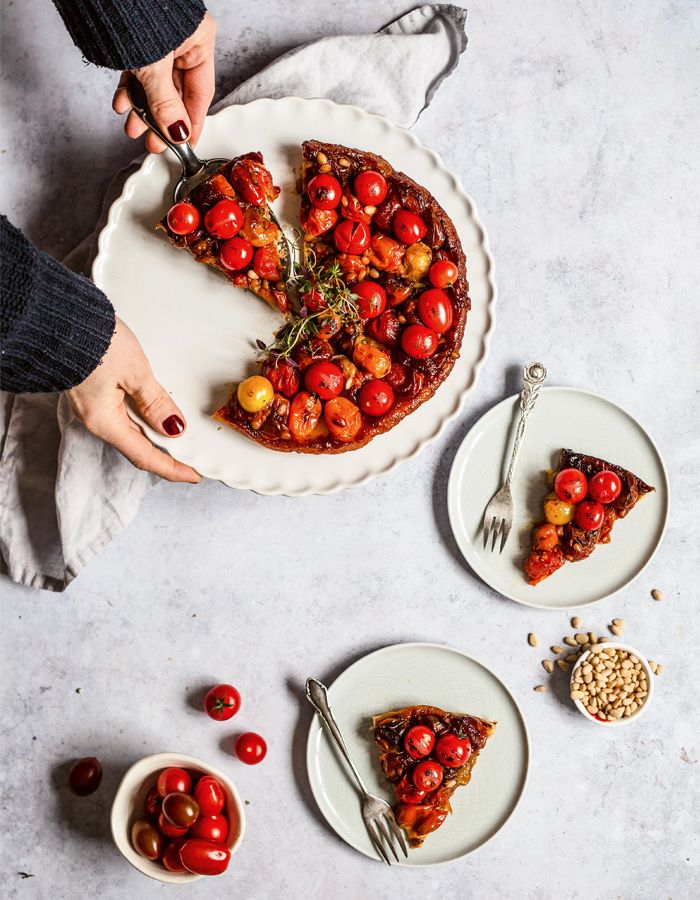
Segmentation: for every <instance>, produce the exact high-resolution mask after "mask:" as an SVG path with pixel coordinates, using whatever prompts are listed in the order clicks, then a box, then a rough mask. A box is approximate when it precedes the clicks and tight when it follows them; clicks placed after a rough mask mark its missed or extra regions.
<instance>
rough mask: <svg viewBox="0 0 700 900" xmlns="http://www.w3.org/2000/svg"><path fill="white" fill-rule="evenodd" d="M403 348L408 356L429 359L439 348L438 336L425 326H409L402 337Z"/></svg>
mask: <svg viewBox="0 0 700 900" xmlns="http://www.w3.org/2000/svg"><path fill="white" fill-rule="evenodd" d="M401 347H402V349H403V352H404V353H405V354H406V355H407V356H412V357H413V358H414V359H428V357H429V356H432V355H433V353H435V351H436V350H437V348H438V336H437V334H435V332H434V331H433V329H432V328H426V327H425V325H409V326H408V328H406V330H405V331H404V333H403V334H402V335H401Z"/></svg>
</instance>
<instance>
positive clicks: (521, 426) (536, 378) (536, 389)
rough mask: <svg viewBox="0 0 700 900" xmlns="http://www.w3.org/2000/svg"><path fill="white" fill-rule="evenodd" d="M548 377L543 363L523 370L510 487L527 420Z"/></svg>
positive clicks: (508, 482)
mask: <svg viewBox="0 0 700 900" xmlns="http://www.w3.org/2000/svg"><path fill="white" fill-rule="evenodd" d="M546 377H547V370H546V369H545V367H544V366H543V365H542V363H538V362H534V363H530V365H529V366H525V369H524V370H523V391H522V393H521V394H520V420H519V422H518V428H517V430H516V432H515V441H514V443H513V452H512V453H511V457H510V465H509V466H508V474H507V475H506V480H505V484H507V485H510V482H511V479H512V477H513V472H514V471H515V463H516V462H517V459H518V454H519V453H520V445H521V443H522V440H523V435H524V434H525V426H526V424H527V418H528V416H529V415H530V413H531V412H532V410H533V409H534V408H535V403H536V402H537V398H538V397H539V395H540V391H541V390H542V385H543V384H544V380H545V378H546Z"/></svg>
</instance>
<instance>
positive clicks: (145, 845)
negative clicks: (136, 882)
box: [131, 819, 165, 859]
mask: <svg viewBox="0 0 700 900" xmlns="http://www.w3.org/2000/svg"><path fill="white" fill-rule="evenodd" d="M131 844H132V846H133V848H134V850H135V851H136V852H137V853H138V854H139V856H143V857H145V858H146V859H159V858H160V856H161V855H162V853H163V848H164V847H165V838H164V837H163V835H162V834H161V833H160V831H158V829H157V828H156V827H155V825H153V823H152V822H149V821H148V819H137V820H136V821H135V822H134V824H133V825H132V826H131Z"/></svg>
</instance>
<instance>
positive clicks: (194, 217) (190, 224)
mask: <svg viewBox="0 0 700 900" xmlns="http://www.w3.org/2000/svg"><path fill="white" fill-rule="evenodd" d="M199 221H200V216H199V210H198V209H197V207H196V206H193V205H192V204H191V203H176V204H175V206H171V207H170V209H169V210H168V228H169V229H170V230H171V231H172V232H173V234H192V232H193V231H196V230H197V229H198V228H199Z"/></svg>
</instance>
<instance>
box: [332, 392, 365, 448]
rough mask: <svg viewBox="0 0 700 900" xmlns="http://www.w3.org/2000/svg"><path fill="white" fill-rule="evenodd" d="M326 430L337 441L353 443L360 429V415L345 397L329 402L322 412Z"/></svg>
mask: <svg viewBox="0 0 700 900" xmlns="http://www.w3.org/2000/svg"><path fill="white" fill-rule="evenodd" d="M323 418H324V419H325V421H326V425H327V426H328V430H329V431H330V433H331V434H332V435H333V437H334V438H335V439H336V440H337V441H343V442H345V443H349V442H350V441H354V440H355V438H356V437H357V435H358V434H359V432H360V429H361V428H362V415H361V413H360V410H359V409H358V408H357V406H355V404H354V403H353V402H352V401H351V400H348V399H347V397H336V398H335V399H334V400H329V401H328V403H326V405H325V407H324V410H323Z"/></svg>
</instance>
